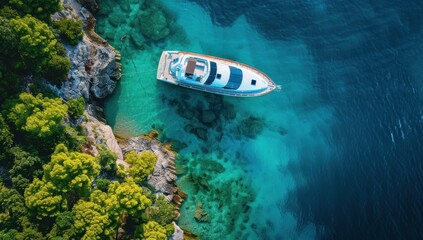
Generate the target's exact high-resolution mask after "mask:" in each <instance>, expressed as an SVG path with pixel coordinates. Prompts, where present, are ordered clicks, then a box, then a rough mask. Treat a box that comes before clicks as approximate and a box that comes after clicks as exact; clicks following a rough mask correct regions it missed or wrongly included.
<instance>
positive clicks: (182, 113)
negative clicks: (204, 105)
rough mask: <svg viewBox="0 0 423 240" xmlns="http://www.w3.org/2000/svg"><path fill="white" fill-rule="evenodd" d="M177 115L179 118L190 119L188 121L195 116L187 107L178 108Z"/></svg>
mask: <svg viewBox="0 0 423 240" xmlns="http://www.w3.org/2000/svg"><path fill="white" fill-rule="evenodd" d="M176 113H178V114H179V116H181V117H183V118H185V119H188V120H192V119H193V118H194V116H195V112H194V111H192V110H191V109H189V108H187V107H183V106H178V109H177V110H176Z"/></svg>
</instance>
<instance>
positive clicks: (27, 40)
mask: <svg viewBox="0 0 423 240" xmlns="http://www.w3.org/2000/svg"><path fill="white" fill-rule="evenodd" d="M40 1H41V0H40ZM46 2H48V1H46ZM10 24H11V27H12V30H13V31H15V33H16V34H17V37H18V52H19V55H20V57H21V61H19V62H17V63H16V65H17V67H18V68H19V69H23V70H28V71H34V72H35V73H41V72H42V70H43V68H46V67H47V66H48V63H49V61H50V59H51V58H52V57H53V56H55V55H57V51H56V47H55V46H56V43H57V40H56V37H55V36H54V34H53V32H52V31H51V30H50V28H49V27H48V25H47V24H45V23H43V22H41V21H40V20H38V19H36V18H34V17H32V16H29V15H28V16H25V17H23V18H17V19H12V20H10Z"/></svg>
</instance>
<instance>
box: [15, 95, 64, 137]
mask: <svg viewBox="0 0 423 240" xmlns="http://www.w3.org/2000/svg"><path fill="white" fill-rule="evenodd" d="M19 99H20V100H21V102H20V103H18V104H16V105H15V106H14V107H13V108H12V111H11V112H10V114H9V119H10V120H11V121H12V122H13V123H14V124H15V126H16V128H17V129H18V130H23V131H25V132H27V133H28V134H29V135H31V136H33V137H38V138H47V137H50V136H52V135H54V134H57V133H58V132H59V130H60V128H61V127H62V126H61V124H62V123H63V121H64V119H65V117H66V114H67V110H68V108H67V106H66V105H64V104H63V103H62V100H61V99H59V98H56V99H50V98H46V97H43V96H42V95H41V94H39V95H37V96H36V97H34V96H32V95H31V94H29V93H22V94H21V95H19Z"/></svg>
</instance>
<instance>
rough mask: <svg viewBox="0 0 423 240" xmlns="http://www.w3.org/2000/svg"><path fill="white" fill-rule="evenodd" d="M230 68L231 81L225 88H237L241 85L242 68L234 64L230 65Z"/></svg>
mask: <svg viewBox="0 0 423 240" xmlns="http://www.w3.org/2000/svg"><path fill="white" fill-rule="evenodd" d="M229 70H230V72H231V74H230V75H229V81H228V83H227V84H226V86H224V88H226V89H233V90H236V89H238V88H239V86H241V82H242V70H241V69H239V68H236V67H232V66H229Z"/></svg>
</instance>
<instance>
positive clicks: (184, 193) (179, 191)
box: [176, 188, 188, 199]
mask: <svg viewBox="0 0 423 240" xmlns="http://www.w3.org/2000/svg"><path fill="white" fill-rule="evenodd" d="M176 194H178V195H179V196H180V197H181V198H182V199H186V198H187V197H188V194H187V193H186V192H184V191H183V190H182V189H180V188H178V190H177V192H176Z"/></svg>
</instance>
